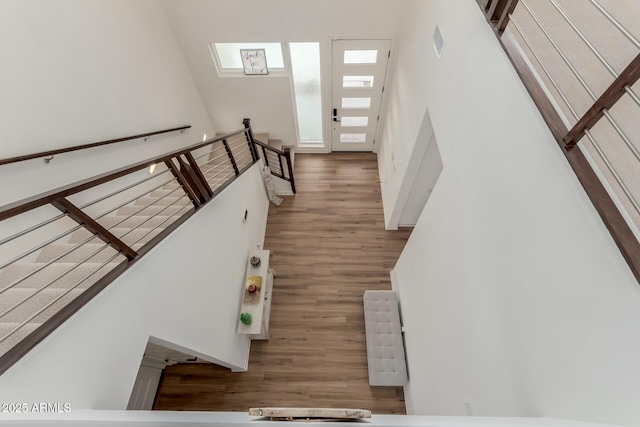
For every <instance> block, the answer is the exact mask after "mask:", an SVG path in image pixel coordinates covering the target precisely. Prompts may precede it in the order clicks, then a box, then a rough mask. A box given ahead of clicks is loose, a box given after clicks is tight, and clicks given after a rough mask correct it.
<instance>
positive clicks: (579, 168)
mask: <svg viewBox="0 0 640 427" xmlns="http://www.w3.org/2000/svg"><path fill="white" fill-rule="evenodd" d="M493 1H498V0H493ZM480 6H481V10H482V12H483V13H485V12H486V10H485V8H484V7H482V5H480ZM490 25H491V27H492V28H493V30H494V33H495V35H496V37H497V41H498V43H500V46H501V47H502V48H503V49H504V51H505V54H506V55H507V57H508V58H509V60H510V61H511V64H512V65H513V67H514V68H515V70H516V72H517V73H518V75H519V76H520V79H521V80H522V83H523V85H524V86H525V88H526V89H527V91H528V92H529V95H531V98H532V100H533V102H534V103H535V104H536V106H537V107H538V110H539V111H540V114H541V115H542V118H543V119H544V121H545V122H546V124H547V126H548V127H549V130H550V131H551V133H552V135H553V136H554V139H555V140H556V142H557V143H558V146H559V147H560V149H561V150H562V153H563V154H564V156H565V158H566V159H567V162H568V163H569V165H570V166H571V168H572V169H573V171H574V172H575V174H576V176H577V177H578V180H579V181H580V183H581V184H582V187H583V188H584V190H585V192H586V193H587V196H588V197H589V199H590V200H591V202H592V203H593V206H594V207H595V209H596V211H597V212H598V214H599V215H600V217H601V218H602V221H603V222H604V224H605V226H606V227H607V229H608V230H609V232H610V233H611V236H612V238H613V240H614V241H615V243H616V245H617V246H618V249H619V250H620V253H621V254H622V256H623V257H624V259H625V260H626V261H627V264H628V265H629V268H630V269H631V272H632V273H633V275H634V276H635V278H636V280H637V281H638V282H639V283H640V242H639V241H638V239H637V238H636V237H635V234H634V233H633V231H632V230H631V228H630V226H629V224H628V223H627V221H626V219H625V218H624V217H623V215H622V213H621V212H620V210H619V209H618V207H617V205H616V203H615V202H614V201H613V200H612V199H611V196H610V195H609V192H608V191H607V189H606V188H605V187H604V185H603V184H602V181H601V180H600V178H599V176H598V175H597V174H596V172H595V171H594V169H593V167H592V166H591V164H590V163H589V161H588V160H587V158H586V157H585V155H584V154H583V152H582V151H581V150H573V149H571V145H570V144H567V142H568V141H571V140H574V139H575V137H569V138H567V137H568V136H569V135H571V134H573V135H578V133H579V132H582V133H583V134H584V129H585V128H586V129H588V128H589V126H586V125H585V123H590V122H591V118H592V117H593V113H594V112H595V113H596V114H598V112H599V116H598V118H602V108H603V107H602V106H603V105H608V103H609V102H611V99H613V96H614V95H613V93H614V92H617V93H619V90H618V89H615V90H614V85H611V87H610V88H609V89H608V90H607V91H606V92H609V95H608V96H607V97H606V98H605V97H604V95H603V96H601V97H600V99H598V101H596V104H600V105H599V106H597V105H594V106H592V107H591V108H590V109H589V110H588V112H587V113H586V114H585V115H584V116H583V118H582V119H581V120H580V121H579V122H578V124H580V126H579V127H578V126H577V125H576V126H574V129H572V130H571V131H569V130H568V129H567V127H566V126H565V124H564V122H563V120H562V119H561V117H560V115H559V114H558V111H557V110H556V108H555V107H554V106H553V104H552V103H551V101H550V99H549V97H548V96H547V94H546V92H545V91H544V89H543V88H542V86H541V85H540V82H539V80H538V78H537V77H536V76H535V75H534V73H533V72H532V70H531V68H530V66H529V65H528V63H527V62H526V61H525V59H524V57H523V55H522V52H521V50H519V48H518V47H517V45H516V44H515V42H514V41H513V40H510V39H509V38H502V37H500V32H499V31H498V29H497V28H496V27H495V26H494V25H493V23H492V22H491V21H490ZM637 61H638V57H636V58H635V59H634V60H633V62H632V64H633V63H636V65H637ZM627 70H629V73H630V72H631V68H630V67H627V69H625V71H627ZM622 74H626V75H627V77H626V79H628V78H629V75H630V74H627V73H625V72H623V73H622ZM622 74H621V76H622ZM627 81H629V80H627ZM622 91H623V92H624V85H622ZM606 92H605V93H606ZM620 96H621V95H620ZM606 99H608V101H607V102H604V101H605V100H606ZM617 99H619V97H618V98H616V100H617ZM601 100H602V101H601ZM604 108H606V107H604ZM587 117H589V118H588V119H587ZM596 121H597V120H596ZM580 122H582V123H580ZM580 128H582V130H579V129H580Z"/></svg>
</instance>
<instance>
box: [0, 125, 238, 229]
mask: <svg viewBox="0 0 640 427" xmlns="http://www.w3.org/2000/svg"><path fill="white" fill-rule="evenodd" d="M244 132H245V129H240V130H238V131H235V132H232V133H229V134H227V135H221V136H219V137H217V138H212V139H209V140H206V141H203V142H199V143H197V144H193V145H190V146H188V147H186V148H181V149H179V150H176V151H173V152H170V153H167V154H163V155H161V156H156V157H153V158H151V159H147V160H143V161H141V162H138V163H134V164H132V165H129V166H125V167H123V168H120V169H116V170H114V171H111V172H106V173H103V174H101V175H97V176H94V177H91V178H87V179H85V180H82V181H78V182H75V183H73V184H69V185H66V186H64V187H60V188H57V189H55V190H51V191H46V192H44V193H41V194H38V195H36V196H32V197H28V198H26V199H22V200H19V201H16V202H13V203H10V204H8V205H6V206H3V207H1V208H0V221H3V220H5V219H7V218H11V217H14V216H16V215H19V214H21V213H24V212H27V211H30V210H32V209H35V208H38V207H40V206H43V205H46V204H49V203H51V202H53V201H54V200H56V199H59V198H61V197H67V196H70V195H72V194H75V193H79V192H80V191H84V190H86V189H88V188H92V187H96V186H98V185H100V184H104V183H105V182H108V181H112V180H114V179H117V178H120V177H123V176H125V175H128V174H130V173H132V172H136V171H138V170H141V169H145V168H148V167H149V166H151V165H153V164H156V163H164V162H166V161H167V160H170V159H172V158H174V157H177V156H181V155H183V154H186V153H189V152H191V151H194V150H197V149H199V148H202V147H206V146H207V145H211V144H213V143H214V142H218V141H221V140H222V139H225V138H228V137H230V136H234V135H238V134H240V133H244Z"/></svg>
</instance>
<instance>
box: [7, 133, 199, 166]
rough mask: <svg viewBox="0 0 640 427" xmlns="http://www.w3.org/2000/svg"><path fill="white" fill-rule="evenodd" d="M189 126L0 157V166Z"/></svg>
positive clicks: (146, 136)
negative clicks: (6, 157)
mask: <svg viewBox="0 0 640 427" xmlns="http://www.w3.org/2000/svg"><path fill="white" fill-rule="evenodd" d="M190 127H191V125H185V126H180V127H175V128H171V129H163V130H158V131H154V132H147V133H141V134H138V135H132V136H125V137H124V138H116V139H108V140H106V141H99V142H92V143H90V144H82V145H74V146H73V147H66V148H58V149H56V150H48V151H40V152H38V153H33V154H25V155H23V156H16V157H10V158H8V159H0V166H2V165H6V164H9V163H16V162H23V161H25V160H32V159H39V158H42V157H48V158H49V160H50V158H51V157H52V156H55V155H57V154H64V153H70V152H72V151H78V150H85V149H87V148H94V147H101V146H103V145H109V144H115V143H118V142H124V141H131V140H133V139H140V138H145V140H146V139H148V138H149V137H151V136H154V135H160V134H163V133H169V132H176V131H180V132H181V133H182V132H184V131H185V130H186V129H189V128H190ZM47 163H48V161H47Z"/></svg>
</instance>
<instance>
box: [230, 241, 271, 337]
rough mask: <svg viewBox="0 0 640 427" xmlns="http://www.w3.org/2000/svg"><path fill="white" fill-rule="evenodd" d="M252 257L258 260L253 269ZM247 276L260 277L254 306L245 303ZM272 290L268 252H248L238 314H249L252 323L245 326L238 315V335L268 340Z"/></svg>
mask: <svg viewBox="0 0 640 427" xmlns="http://www.w3.org/2000/svg"><path fill="white" fill-rule="evenodd" d="M252 256H257V257H259V258H260V265H259V266H258V267H254V266H252V265H251V262H250V261H249V260H250V259H251V257H252ZM248 276H260V277H262V287H261V289H260V295H259V300H258V302H257V303H255V304H250V303H245V302H244V295H245V288H246V278H247V277H248ZM272 290H273V272H272V271H271V270H269V251H265V250H255V251H250V252H249V256H248V258H247V273H246V275H245V281H244V282H242V292H241V295H242V296H241V297H240V298H241V300H240V313H249V314H251V319H252V322H251V324H250V325H245V324H243V323H242V322H241V321H240V313H238V334H240V335H249V336H250V338H251V339H252V340H268V339H269V316H270V314H271V292H272Z"/></svg>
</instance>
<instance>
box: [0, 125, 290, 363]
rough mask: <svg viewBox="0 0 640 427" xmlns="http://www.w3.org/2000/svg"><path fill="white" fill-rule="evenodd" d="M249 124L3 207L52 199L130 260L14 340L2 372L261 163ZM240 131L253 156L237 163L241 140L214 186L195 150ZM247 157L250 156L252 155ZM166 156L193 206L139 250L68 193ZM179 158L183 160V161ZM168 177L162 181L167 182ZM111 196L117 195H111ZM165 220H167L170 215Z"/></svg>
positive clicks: (14, 211) (4, 210) (3, 213)
mask: <svg viewBox="0 0 640 427" xmlns="http://www.w3.org/2000/svg"><path fill="white" fill-rule="evenodd" d="M244 124H245V128H244V129H240V130H238V131H235V132H231V133H229V134H226V135H221V136H219V137H216V138H212V139H209V140H207V141H203V142H199V143H197V144H193V145H190V146H188V147H185V148H181V149H179V150H175V151H173V152H170V153H166V154H163V155H160V156H156V157H153V158H150V159H147V160H144V161H140V162H137V163H135V164H132V165H129V166H125V167H122V168H120V169H117V170H115V171H110V172H107V173H104V174H101V175H97V176H94V177H92V178H88V179H85V180H83V181H79V182H75V183H73V184H69V185H67V186H64V187H61V188H58V189H55V190H51V191H48V192H45V193H42V194H39V195H36V196H33V197H30V198H26V199H24V200H21V201H18V202H14V203H12V204H10V205H7V206H4V207H0V221H2V220H4V219H7V218H11V217H13V216H16V215H19V214H21V213H24V212H27V211H30V210H32V209H34V208H37V207H39V206H43V205H46V204H50V205H52V206H53V207H55V208H57V209H58V210H60V211H61V212H63V213H64V214H66V215H67V216H68V217H69V218H71V219H72V220H74V221H76V222H77V223H78V224H80V225H81V227H82V228H83V229H84V230H86V231H88V232H90V233H92V234H94V235H95V237H97V238H99V239H101V240H102V241H104V242H106V243H107V244H108V245H110V246H111V247H113V248H114V249H115V250H117V251H118V252H120V254H122V255H124V256H125V257H126V258H127V259H126V260H124V261H122V262H120V263H119V264H118V265H117V266H116V267H115V268H113V269H112V270H110V271H109V272H108V273H107V274H105V275H104V276H103V277H102V278H100V279H98V280H97V281H96V282H95V283H93V284H92V285H91V286H89V287H88V289H87V290H85V291H84V292H82V293H81V294H80V296H78V297H77V298H75V299H74V300H73V301H71V302H70V303H69V304H67V305H66V306H64V307H63V308H62V309H60V310H59V311H58V312H57V313H56V314H54V315H53V316H52V317H51V318H50V319H48V320H46V321H45V322H44V323H43V324H42V325H41V326H39V327H38V328H37V329H36V330H35V331H33V332H31V333H30V334H28V335H27V336H26V337H24V338H23V339H21V340H20V341H19V342H18V343H17V344H16V345H14V346H13V347H12V348H11V349H9V350H8V351H7V352H6V353H4V354H3V355H1V356H0V374H2V373H3V372H5V371H6V370H7V369H9V368H10V367H11V366H12V365H13V364H14V363H16V362H17V361H18V360H20V358H21V357H23V356H24V355H25V354H27V353H28V352H29V351H30V350H31V349H32V348H33V347H35V346H36V345H37V344H38V343H39V342H40V341H42V340H43V339H44V338H45V337H46V336H47V335H49V334H50V333H51V332H52V331H53V330H55V329H56V328H57V327H58V326H60V325H61V324H62V323H63V322H64V321H65V320H66V319H67V318H69V317H70V316H71V315H72V314H73V313H75V312H76V311H78V310H79V309H80V308H81V307H82V306H84V305H85V304H86V303H87V302H88V301H90V300H91V298H93V297H94V296H95V295H97V294H98V293H99V292H100V291H101V290H102V289H104V288H105V287H106V286H107V285H108V284H109V283H110V282H112V281H113V280H114V279H115V278H116V277H118V276H119V275H120V274H122V273H123V272H124V271H125V270H127V269H128V268H130V267H131V266H133V265H134V264H135V263H136V262H137V261H138V260H139V259H140V258H141V257H142V256H144V255H145V254H147V253H148V252H149V250H150V249H151V248H152V247H154V246H155V245H156V244H157V243H159V242H160V241H161V240H162V239H163V238H165V237H166V236H168V235H169V234H170V233H171V232H172V231H173V230H175V229H176V228H177V227H178V226H179V225H180V224H182V223H184V221H186V220H187V219H188V218H189V217H191V216H192V215H193V214H194V213H195V212H196V211H197V210H198V209H199V208H200V207H202V206H203V205H204V204H205V203H207V202H208V201H210V200H211V199H213V198H214V197H215V196H216V195H217V194H219V193H220V192H221V191H222V190H223V189H224V188H226V187H227V186H229V185H230V184H231V183H232V182H233V181H234V180H235V179H237V178H238V176H240V175H242V174H243V173H244V172H245V171H247V170H249V169H250V168H251V167H253V165H255V163H256V162H257V160H258V158H257V157H255V152H256V146H255V144H254V143H253V136H252V133H251V127H250V123H249V119H245V122H244ZM240 134H243V135H245V139H246V143H247V145H248V149H249V151H250V152H251V161H249V162H246V161H245V162H243V163H242V165H241V164H238V163H236V161H235V159H237V158H238V156H237V155H234V153H233V150H235V149H238V147H239V146H235V147H233V148H232V147H229V150H227V155H228V157H229V161H230V163H231V164H232V165H235V172H236V173H235V174H233V175H232V176H230V177H229V179H226V180H225V181H224V182H222V183H221V185H218V186H217V187H216V188H215V191H214V190H213V187H211V186H210V185H209V183H208V182H207V180H206V178H205V175H204V174H203V171H202V170H201V169H200V166H199V165H198V164H197V163H196V159H195V158H194V156H193V152H194V151H195V150H198V149H200V148H204V147H208V146H212V145H213V144H214V143H217V142H222V143H223V144H224V145H225V148H226V146H228V144H226V142H227V139H228V138H230V137H233V136H235V135H240ZM211 148H213V147H211ZM246 148H247V147H244V148H242V149H243V150H244V149H246ZM205 155H206V154H205ZM201 157H204V156H201ZM241 158H242V159H244V158H246V156H245V157H241ZM162 162H164V163H165V164H166V165H167V168H168V171H169V172H171V173H172V174H173V176H174V182H177V183H178V184H179V185H180V186H181V187H182V188H183V190H184V192H185V195H186V196H187V197H188V198H189V199H190V200H191V202H192V204H193V207H189V206H185V208H189V210H188V211H187V212H185V213H182V214H181V215H180V216H179V217H178V218H177V219H175V220H174V221H172V222H170V223H169V225H168V226H166V228H164V229H160V232H159V233H158V234H157V235H156V236H154V237H152V238H151V240H149V241H148V242H146V243H144V244H143V245H142V246H141V247H139V248H138V249H135V250H134V249H133V247H132V246H131V245H134V244H136V242H137V240H136V242H133V243H131V244H129V243H126V242H125V241H124V240H123V239H122V237H123V236H124V235H123V236H120V237H117V236H116V235H115V234H114V233H113V232H112V231H110V230H111V229H110V228H107V227H105V226H103V225H102V224H100V223H99V222H98V219H99V218H101V217H97V218H94V217H93V216H91V215H90V214H89V213H86V212H84V211H83V210H82V208H81V207H78V206H76V205H75V204H73V203H72V202H71V201H70V200H68V199H67V196H70V195H73V194H75V193H78V192H80V191H84V190H86V189H90V188H92V187H95V186H98V185H100V184H103V183H106V182H108V181H111V180H115V179H117V178H120V177H122V176H125V175H128V174H130V173H133V172H136V171H139V170H142V169H145V168H147V167H148V166H150V165H152V164H155V163H162ZM174 162H177V164H176V163H174ZM145 181H147V179H145V180H142V181H141V182H140V183H142V182H145ZM168 182H170V181H168ZM168 182H166V183H164V184H162V185H165V184H167V183H168ZM140 183H138V184H140ZM216 184H217V183H216ZM292 187H293V183H292ZM128 188H130V187H125V188H124V189H125V190H126V189H128ZM157 188H159V187H157ZM114 194H117V193H114ZM112 195H113V194H112ZM108 197H111V195H110V196H108ZM138 197H142V196H141V195H139V196H138ZM164 197H166V196H164ZM132 201H133V200H130V201H129V202H126V203H131V202H132ZM122 206H124V205H122ZM141 209H144V207H142V208H141ZM165 209H166V208H165ZM111 212H113V211H111ZM167 218H169V217H167ZM164 221H166V219H165V220H164ZM134 228H135V227H134ZM156 228H157V227H156ZM125 234H126V233H125ZM147 234H148V233H147ZM138 240H140V239H138ZM114 257H115V256H114ZM112 259H115V258H112ZM85 261H86V259H85ZM92 274H93V273H92ZM85 279H86V277H85ZM79 283H80V282H79Z"/></svg>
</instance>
